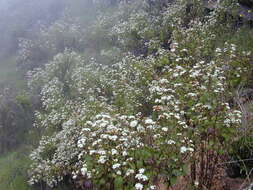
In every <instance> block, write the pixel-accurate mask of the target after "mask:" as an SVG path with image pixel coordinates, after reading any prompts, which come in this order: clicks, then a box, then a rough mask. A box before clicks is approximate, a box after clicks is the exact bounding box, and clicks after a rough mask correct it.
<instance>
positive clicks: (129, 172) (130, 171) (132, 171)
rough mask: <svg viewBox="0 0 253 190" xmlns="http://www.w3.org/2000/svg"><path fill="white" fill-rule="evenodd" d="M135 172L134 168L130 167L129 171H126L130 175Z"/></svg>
mask: <svg viewBox="0 0 253 190" xmlns="http://www.w3.org/2000/svg"><path fill="white" fill-rule="evenodd" d="M133 173H134V170H133V169H128V170H127V171H126V176H129V175H131V174H133Z"/></svg>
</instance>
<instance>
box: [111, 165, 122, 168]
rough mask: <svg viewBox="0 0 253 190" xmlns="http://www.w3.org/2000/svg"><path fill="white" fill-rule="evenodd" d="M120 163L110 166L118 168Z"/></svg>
mask: <svg viewBox="0 0 253 190" xmlns="http://www.w3.org/2000/svg"><path fill="white" fill-rule="evenodd" d="M120 166H121V165H120V164H114V165H113V166H112V169H117V168H119V167H120Z"/></svg>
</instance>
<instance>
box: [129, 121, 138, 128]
mask: <svg viewBox="0 0 253 190" xmlns="http://www.w3.org/2000/svg"><path fill="white" fill-rule="evenodd" d="M137 124H138V121H136V120H134V121H131V122H130V127H136V126H137Z"/></svg>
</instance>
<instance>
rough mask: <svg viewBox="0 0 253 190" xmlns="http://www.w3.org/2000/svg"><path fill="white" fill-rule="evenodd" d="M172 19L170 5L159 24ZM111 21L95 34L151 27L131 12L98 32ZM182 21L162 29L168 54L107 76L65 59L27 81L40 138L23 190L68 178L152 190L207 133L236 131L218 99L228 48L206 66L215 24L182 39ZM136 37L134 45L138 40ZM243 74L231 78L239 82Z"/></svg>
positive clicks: (231, 51) (232, 114) (233, 115)
mask: <svg viewBox="0 0 253 190" xmlns="http://www.w3.org/2000/svg"><path fill="white" fill-rule="evenodd" d="M124 6H126V5H124ZM129 6H130V5H129ZM127 10H129V9H127ZM178 10H181V9H180V7H179V6H178V5H177V6H175V7H174V8H173V10H172V12H169V11H168V10H166V11H165V12H163V14H164V15H165V16H164V19H165V18H167V19H170V18H171V17H172V16H173V15H176V14H178V12H177V11H178ZM121 13H122V12H121ZM121 13H117V14H118V15H121ZM136 14H138V15H137V17H134V16H133V15H136ZM122 15H124V14H122ZM122 15H121V17H122ZM113 16H114V17H115V15H113ZM114 17H108V18H107V17H105V18H103V19H101V20H100V21H99V23H100V22H101V24H102V25H101V26H98V27H105V28H106V30H108V31H112V32H111V33H110V35H116V36H117V35H118V36H121V34H124V35H125V34H126V33H128V32H129V30H130V31H132V30H139V27H141V26H144V28H143V30H146V29H147V28H145V24H146V23H143V22H146V20H148V21H149V22H151V21H150V20H149V19H151V20H152V18H150V17H149V16H148V15H146V13H145V12H142V13H136V12H135V11H133V12H132V13H131V16H129V17H127V20H126V21H124V22H123V21H122V22H121V21H120V22H119V23H118V24H117V25H113V24H112V26H110V24H111V23H112V22H113V21H111V20H109V21H108V20H107V21H108V23H109V24H108V23H104V21H105V20H106V19H109V18H111V19H112V20H113V19H115V18H114ZM121 17H119V19H120V18H121ZM147 17H148V18H147ZM157 19H158V20H159V19H161V18H160V17H159V18H157ZM180 20H181V19H178V20H177V22H175V23H174V25H173V26H171V24H172V23H173V22H172V21H168V22H165V21H164V22H162V23H163V26H166V25H170V27H172V28H175V32H174V33H173V34H172V42H171V44H170V50H168V48H167V49H159V50H158V51H157V52H156V53H154V55H150V56H148V57H143V56H141V57H135V56H133V55H130V54H126V56H125V57H124V58H122V60H121V61H120V62H117V63H112V64H111V65H107V66H105V65H101V64H98V63H97V62H96V60H95V59H94V58H93V59H91V60H88V61H84V59H83V58H82V57H81V56H80V55H79V54H78V53H74V52H71V51H68V50H66V51H64V52H63V53H60V54H58V55H57V56H55V58H54V60H53V61H51V62H50V63H49V64H47V65H45V68H44V69H36V70H35V71H33V72H30V73H29V87H30V88H31V89H32V90H34V91H37V92H39V94H40V96H41V101H42V105H43V106H44V107H43V108H44V110H43V111H41V112H37V113H36V118H37V120H36V123H35V126H36V127H40V128H43V129H45V130H46V131H47V130H48V133H47V134H48V136H47V137H44V138H43V139H42V140H41V142H40V145H39V147H38V148H37V149H36V150H34V151H33V153H32V154H31V159H32V161H33V164H32V167H31V171H30V175H31V179H30V183H32V184H33V183H37V182H39V181H41V180H42V181H45V182H47V183H48V185H50V186H57V184H58V183H59V182H60V181H61V180H63V178H64V177H66V176H68V177H71V180H73V181H74V183H75V184H82V183H81V182H83V181H86V180H89V182H90V181H91V183H92V184H94V185H97V188H98V189H99V188H100V189H101V187H103V188H104V187H105V186H106V185H107V183H109V182H112V183H114V182H115V181H117V183H122V184H124V185H125V186H127V187H129V188H135V189H137V190H142V189H148V188H149V189H156V186H154V183H155V182H154V180H155V179H156V177H157V176H158V175H160V174H165V175H166V177H167V179H168V180H170V178H172V177H174V176H175V173H173V172H175V171H176V172H177V171H180V172H181V171H182V170H183V164H184V162H185V161H186V160H189V159H190V158H191V156H192V155H193V152H197V151H198V148H199V147H198V146H199V145H198V143H200V142H202V141H203V139H204V138H203V137H205V136H204V135H206V136H207V135H209V134H210V132H209V131H212V130H214V131H215V133H219V134H220V135H221V136H222V135H223V134H224V133H226V132H229V130H231V129H234V128H235V127H237V126H239V125H240V123H241V112H240V111H238V110H236V108H234V107H232V106H229V104H228V102H227V99H226V92H227V91H228V92H229V90H228V86H229V85H228V84H227V79H228V77H229V76H230V70H229V69H228V68H231V65H230V62H232V61H231V60H233V59H234V58H235V56H233V55H235V54H236V52H237V49H236V46H235V45H229V44H226V47H225V48H216V49H213V50H212V51H211V52H215V53H214V55H210V57H208V59H207V58H206V57H207V54H206V52H207V50H206V46H205V45H204V44H205V43H209V42H210V41H212V39H213V33H212V32H211V31H212V30H211V29H212V27H213V26H214V25H215V23H216V22H215V19H214V18H213V17H211V18H210V23H208V22H207V24H206V23H202V22H199V21H193V22H192V23H190V25H189V28H187V29H186V28H182V25H181V23H180ZM128 22H131V25H128V24H127V23H128ZM159 22H160V21H159ZM155 23H158V21H156V22H155ZM98 25H99V24H98ZM104 25H106V26H104ZM147 25H148V26H151V25H149V24H147ZM58 27H59V28H61V26H58ZM209 29H210V30H209ZM143 30H140V31H139V32H140V33H138V35H140V36H142V37H143V39H144V36H145V35H146V33H145V31H143ZM154 30H157V29H154ZM107 37H108V36H107ZM126 38H127V37H126V36H125V37H122V39H126ZM151 40H154V41H156V40H157V39H155V38H152V39H151ZM189 44H190V45H191V46H190V45H189ZM208 56H209V55H208ZM242 71H243V69H239V71H236V73H237V74H238V77H239V75H240V73H241V72H242ZM52 131H53V132H52ZM103 181H105V182H103ZM122 181H123V182H122ZM115 183H116V182H115ZM122 184H121V185H122ZM109 189H110V188H109Z"/></svg>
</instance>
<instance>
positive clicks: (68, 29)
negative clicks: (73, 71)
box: [18, 18, 84, 71]
mask: <svg viewBox="0 0 253 190" xmlns="http://www.w3.org/2000/svg"><path fill="white" fill-rule="evenodd" d="M83 48H84V31H83V29H81V26H80V23H78V21H76V20H74V19H67V18H63V19H61V20H57V21H55V22H54V23H53V24H52V25H51V26H50V27H48V28H47V27H44V26H40V30H39V31H38V32H37V33H36V34H35V35H34V38H33V39H25V38H24V39H20V43H19V56H18V64H19V66H20V67H21V68H23V69H25V70H26V71H27V70H32V69H34V68H37V67H42V66H43V64H45V63H46V62H47V61H48V60H50V59H51V58H52V57H53V56H54V55H56V54H57V53H59V52H63V51H64V50H65V49H73V50H75V51H82V50H83Z"/></svg>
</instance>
